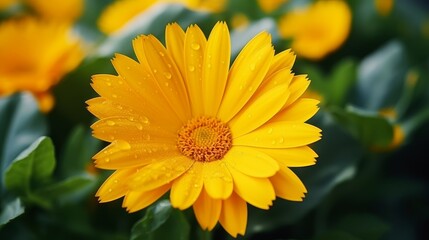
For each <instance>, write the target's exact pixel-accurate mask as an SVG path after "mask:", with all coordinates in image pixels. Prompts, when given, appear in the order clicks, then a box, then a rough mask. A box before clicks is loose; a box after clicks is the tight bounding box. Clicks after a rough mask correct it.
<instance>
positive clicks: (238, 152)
mask: <svg viewBox="0 0 429 240" xmlns="http://www.w3.org/2000/svg"><path fill="white" fill-rule="evenodd" d="M224 161H225V162H226V163H227V164H228V166H231V167H233V168H235V169H237V170H238V171H240V172H242V173H244V174H246V175H249V176H252V177H271V176H273V175H274V174H275V173H276V172H277V171H278V170H279V165H278V163H277V161H276V160H274V159H272V158H271V157H270V156H269V155H267V154H265V153H263V152H261V151H258V150H255V149H254V148H251V147H240V146H234V147H233V148H231V149H230V150H229V151H228V153H227V154H226V155H225V156H224Z"/></svg>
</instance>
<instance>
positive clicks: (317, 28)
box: [279, 0, 352, 60]
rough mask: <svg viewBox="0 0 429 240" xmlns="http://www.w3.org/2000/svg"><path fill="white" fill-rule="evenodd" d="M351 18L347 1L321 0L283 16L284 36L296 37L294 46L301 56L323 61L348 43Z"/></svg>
mask: <svg viewBox="0 0 429 240" xmlns="http://www.w3.org/2000/svg"><path fill="white" fill-rule="evenodd" d="M351 19H352V15H351V11H350V8H349V6H348V5H347V3H346V2H344V1H340V0H320V1H316V2H315V3H313V4H311V5H309V6H307V7H306V8H304V9H296V10H293V11H291V12H288V13H287V14H285V15H284V16H282V17H281V18H280V20H279V32H280V35H281V36H282V37H283V38H288V39H291V40H292V49H294V51H295V52H296V53H297V54H298V55H299V56H302V57H305V58H309V59H313V60H319V59H321V58H324V57H325V56H326V55H328V54H329V53H331V52H333V51H335V50H337V49H338V48H339V47H340V46H341V45H342V44H343V43H344V42H345V40H346V39H347V37H348V35H349V32H350V27H351Z"/></svg>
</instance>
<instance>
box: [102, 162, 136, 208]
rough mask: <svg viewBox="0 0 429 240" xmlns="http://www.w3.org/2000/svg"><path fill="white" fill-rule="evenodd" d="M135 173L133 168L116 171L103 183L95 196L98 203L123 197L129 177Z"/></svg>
mask: <svg viewBox="0 0 429 240" xmlns="http://www.w3.org/2000/svg"><path fill="white" fill-rule="evenodd" d="M135 172H136V169H135V168H128V169H124V170H116V171H115V172H114V173H112V175H110V176H109V178H107V179H106V181H104V183H103V184H102V185H101V187H100V188H99V189H98V191H97V193H96V194H95V196H97V197H98V199H99V201H100V202H110V201H113V200H116V199H118V198H120V197H123V196H124V195H125V194H126V193H127V192H128V191H129V188H128V186H127V183H128V180H129V177H130V176H131V175H132V174H134V173H135Z"/></svg>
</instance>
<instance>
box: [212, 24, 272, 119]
mask: <svg viewBox="0 0 429 240" xmlns="http://www.w3.org/2000/svg"><path fill="white" fill-rule="evenodd" d="M273 55H274V50H273V47H272V45H271V36H270V35H269V34H268V33H266V32H262V33H260V34H258V35H257V36H256V37H254V38H253V39H252V40H251V41H250V42H249V43H247V45H246V46H245V47H244V48H243V50H242V51H241V52H240V54H239V55H238V56H237V58H236V60H235V61H234V63H233V65H232V67H231V71H230V73H229V76H228V83H227V86H226V91H225V95H224V97H223V100H222V104H221V106H220V108H219V112H218V115H217V116H218V117H219V119H221V120H222V121H224V122H228V121H229V120H230V119H231V118H232V117H233V116H234V115H235V114H237V112H238V111H240V109H241V108H242V107H243V106H244V104H246V102H247V101H248V100H249V99H250V97H251V96H252V95H253V94H254V92H255V91H256V89H258V87H259V85H260V84H261V82H262V80H263V79H264V77H265V74H266V73H267V71H268V68H269V66H270V63H271V60H272V58H273Z"/></svg>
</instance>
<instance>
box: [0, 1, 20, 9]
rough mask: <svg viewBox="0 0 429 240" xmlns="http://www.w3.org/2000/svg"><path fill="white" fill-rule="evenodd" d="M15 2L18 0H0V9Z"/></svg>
mask: <svg viewBox="0 0 429 240" xmlns="http://www.w3.org/2000/svg"><path fill="white" fill-rule="evenodd" d="M17 2H18V0H0V10H2V9H6V8H8V7H10V6H11V5H12V4H14V3H17Z"/></svg>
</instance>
